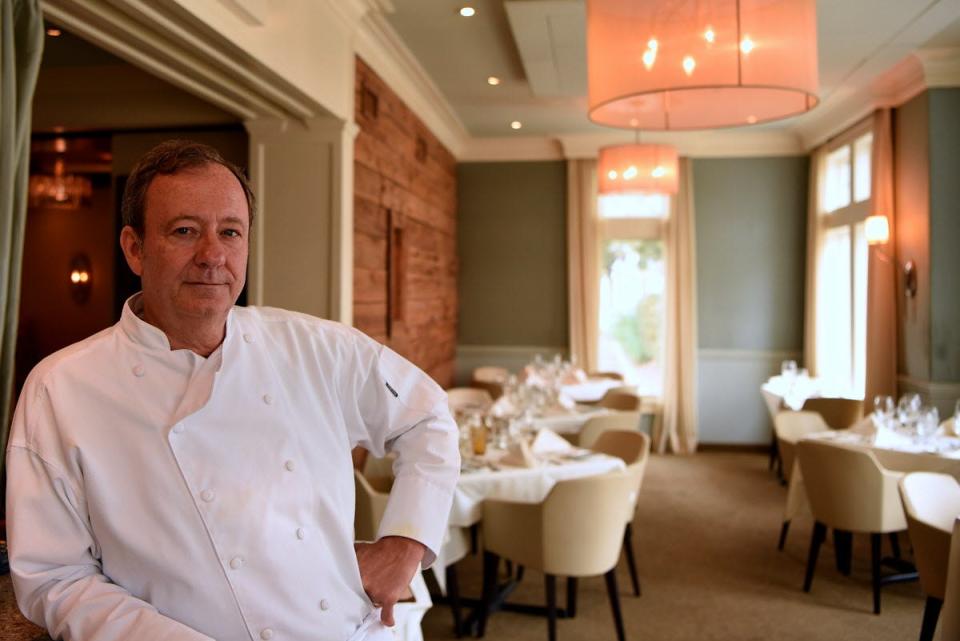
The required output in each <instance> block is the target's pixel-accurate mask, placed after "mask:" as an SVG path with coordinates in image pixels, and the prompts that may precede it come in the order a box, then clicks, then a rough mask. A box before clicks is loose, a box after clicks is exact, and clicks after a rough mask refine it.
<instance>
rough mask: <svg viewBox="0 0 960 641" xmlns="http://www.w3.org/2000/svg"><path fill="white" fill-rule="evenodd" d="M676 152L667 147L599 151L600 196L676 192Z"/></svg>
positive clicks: (604, 148) (637, 145)
mask: <svg viewBox="0 0 960 641" xmlns="http://www.w3.org/2000/svg"><path fill="white" fill-rule="evenodd" d="M678 167H679V163H678V158H677V150H676V149H675V148H674V147H670V146H668V145H640V144H636V145H616V146H612V147H603V148H601V149H600V156H599V158H598V160H597V179H598V191H599V193H601V194H622V193H638V192H646V193H660V194H675V193H677V173H678Z"/></svg>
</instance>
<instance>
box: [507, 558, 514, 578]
mask: <svg viewBox="0 0 960 641" xmlns="http://www.w3.org/2000/svg"><path fill="white" fill-rule="evenodd" d="M507 576H509V577H511V578H512V577H513V561H510V560H509V559H508V560H507Z"/></svg>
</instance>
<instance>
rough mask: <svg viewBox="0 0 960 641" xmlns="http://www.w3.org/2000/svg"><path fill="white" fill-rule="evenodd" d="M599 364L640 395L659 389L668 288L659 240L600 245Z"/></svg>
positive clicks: (622, 241) (621, 241)
mask: <svg viewBox="0 0 960 641" xmlns="http://www.w3.org/2000/svg"><path fill="white" fill-rule="evenodd" d="M602 248H603V253H602V260H603V264H602V265H601V274H600V319H599V320H600V323H599V325H600V339H599V349H598V363H597V365H598V367H599V368H600V370H602V371H616V372H621V373H622V374H623V375H624V378H625V379H626V381H627V382H628V383H629V384H631V385H637V386H638V388H639V391H640V394H646V395H651V396H660V395H661V394H662V392H663V338H664V335H663V328H664V320H663V313H664V306H663V305H664V297H665V288H666V277H665V269H666V263H665V260H664V246H663V241H661V240H610V241H607V242H604V243H603V245H602Z"/></svg>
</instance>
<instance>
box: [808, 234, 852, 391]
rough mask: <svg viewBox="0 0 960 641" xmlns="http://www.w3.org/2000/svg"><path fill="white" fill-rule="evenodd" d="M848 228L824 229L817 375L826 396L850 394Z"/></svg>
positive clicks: (818, 291) (818, 320) (819, 292)
mask: <svg viewBox="0 0 960 641" xmlns="http://www.w3.org/2000/svg"><path fill="white" fill-rule="evenodd" d="M850 263H851V261H850V227H848V226H846V225H844V226H843V227H834V228H832V229H828V230H827V231H826V233H825V234H824V239H823V254H822V255H821V263H820V269H819V270H818V274H819V276H818V282H817V285H818V287H817V375H818V376H819V377H820V379H821V382H822V386H823V389H824V392H825V394H826V395H828V396H833V395H841V394H848V393H850V388H851V385H852V378H853V376H852V374H853V337H852V335H851V334H852V330H853V323H852V318H851V307H852V306H851V299H852V296H851V295H852V292H851V275H850Z"/></svg>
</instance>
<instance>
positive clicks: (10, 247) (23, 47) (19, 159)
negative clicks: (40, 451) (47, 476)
mask: <svg viewBox="0 0 960 641" xmlns="http://www.w3.org/2000/svg"><path fill="white" fill-rule="evenodd" d="M42 52H43V16H42V15H41V13H40V6H39V3H38V2H37V0H0V454H2V453H3V452H4V451H5V446H6V441H7V426H8V422H9V420H10V413H11V412H10V410H11V405H12V403H11V395H12V394H11V393H12V388H13V377H14V363H13V357H14V351H15V349H16V346H17V317H18V313H19V309H20V305H19V303H20V263H21V259H22V258H23V235H24V227H25V224H26V217H27V184H28V180H29V175H30V108H31V104H32V103H33V90H34V87H35V86H36V83H37V73H38V71H39V69H40V56H41V54H42ZM2 467H3V458H2V457H0V469H2Z"/></svg>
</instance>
